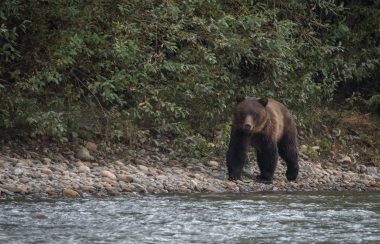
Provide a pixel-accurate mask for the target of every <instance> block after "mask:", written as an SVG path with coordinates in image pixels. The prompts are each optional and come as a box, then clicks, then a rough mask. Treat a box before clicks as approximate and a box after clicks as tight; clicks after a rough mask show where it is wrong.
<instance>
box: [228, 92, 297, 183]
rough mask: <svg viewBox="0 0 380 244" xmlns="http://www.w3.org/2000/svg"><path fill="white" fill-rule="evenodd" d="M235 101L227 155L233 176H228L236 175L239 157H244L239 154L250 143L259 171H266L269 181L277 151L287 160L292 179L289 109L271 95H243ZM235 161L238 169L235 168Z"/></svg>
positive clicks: (294, 166)
mask: <svg viewBox="0 0 380 244" xmlns="http://www.w3.org/2000/svg"><path fill="white" fill-rule="evenodd" d="M238 102H239V103H238V104H237V106H236V109H235V113H234V120H233V126H232V131H231V141H230V147H229V151H228V155H227V164H228V166H229V172H230V178H231V177H232V178H234V177H235V176H231V174H232V175H234V174H235V173H234V172H235V171H237V172H238V173H236V175H237V176H238V177H239V174H240V168H242V166H241V164H244V162H243V163H242V162H241V161H242V160H243V158H244V157H245V156H244V155H243V156H242V155H240V154H242V153H245V149H246V148H247V147H248V146H253V147H254V148H255V149H256V152H257V154H258V161H259V162H258V163H259V166H260V170H261V171H262V172H261V173H262V175H263V173H265V174H266V175H267V176H265V177H267V178H268V181H270V180H271V178H272V177H273V173H274V168H275V166H276V163H277V157H278V153H280V155H281V157H282V158H284V160H285V161H286V162H287V164H288V171H289V172H287V176H288V174H289V177H288V179H290V180H293V179H295V177H297V174H298V162H297V161H298V150H297V129H296V125H295V122H294V120H293V117H292V115H291V113H290V111H289V110H288V109H287V108H286V107H285V106H284V105H283V104H282V103H280V102H278V101H276V100H274V99H259V100H258V99H254V98H245V99H244V100H242V101H238ZM239 145H240V146H239ZM238 147H240V148H238ZM234 165H238V168H239V169H238V170H236V169H235V168H234ZM230 169H231V170H230ZM263 171H264V172H263ZM265 177H264V178H265Z"/></svg>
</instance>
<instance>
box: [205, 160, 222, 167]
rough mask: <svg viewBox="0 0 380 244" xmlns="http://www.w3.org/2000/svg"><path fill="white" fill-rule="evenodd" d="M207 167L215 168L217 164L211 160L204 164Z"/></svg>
mask: <svg viewBox="0 0 380 244" xmlns="http://www.w3.org/2000/svg"><path fill="white" fill-rule="evenodd" d="M206 165H207V166H208V167H212V168H217V167H219V163H218V162H217V161H214V160H211V161H208V162H207V163H206Z"/></svg>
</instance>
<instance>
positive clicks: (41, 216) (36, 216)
mask: <svg viewBox="0 0 380 244" xmlns="http://www.w3.org/2000/svg"><path fill="white" fill-rule="evenodd" d="M32 218H33V219H47V218H48V216H47V215H46V214H44V213H40V212H37V213H32Z"/></svg>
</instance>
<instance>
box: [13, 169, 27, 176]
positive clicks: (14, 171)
mask: <svg viewBox="0 0 380 244" xmlns="http://www.w3.org/2000/svg"><path fill="white" fill-rule="evenodd" d="M23 173H24V170H22V169H20V168H16V169H14V170H13V174H14V175H22V174H23Z"/></svg>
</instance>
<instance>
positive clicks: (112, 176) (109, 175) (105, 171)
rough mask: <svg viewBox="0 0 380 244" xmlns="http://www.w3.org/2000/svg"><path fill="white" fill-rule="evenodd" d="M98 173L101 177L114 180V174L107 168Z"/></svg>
mask: <svg viewBox="0 0 380 244" xmlns="http://www.w3.org/2000/svg"><path fill="white" fill-rule="evenodd" d="M100 175H101V176H103V177H107V178H110V179H112V180H116V175H115V174H114V173H112V172H110V171H108V170H102V171H101V172H100Z"/></svg>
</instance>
